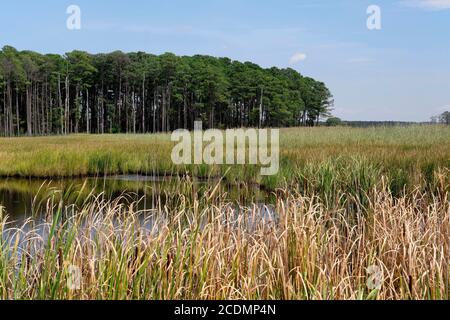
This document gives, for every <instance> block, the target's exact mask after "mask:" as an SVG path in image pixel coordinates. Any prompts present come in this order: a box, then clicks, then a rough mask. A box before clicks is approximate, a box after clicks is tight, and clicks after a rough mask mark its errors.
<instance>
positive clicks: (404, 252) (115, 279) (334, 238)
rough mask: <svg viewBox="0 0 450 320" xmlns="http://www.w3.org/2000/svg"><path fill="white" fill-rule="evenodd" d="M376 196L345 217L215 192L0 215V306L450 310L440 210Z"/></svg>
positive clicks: (416, 197) (446, 225)
mask: <svg viewBox="0 0 450 320" xmlns="http://www.w3.org/2000/svg"><path fill="white" fill-rule="evenodd" d="M373 194H374V198H373V199H372V201H371V202H370V204H369V205H366V206H363V205H362V203H360V202H359V206H358V207H359V209H356V210H349V209H348V208H347V207H346V206H342V207H340V208H335V209H328V208H327V207H326V206H324V205H323V203H321V201H320V200H319V199H313V198H308V197H304V196H302V195H300V194H298V193H294V192H291V191H283V192H281V195H280V196H279V198H278V200H277V202H276V206H275V209H274V214H272V215H268V214H267V213H263V212H262V209H261V207H257V206H252V207H249V208H245V207H239V208H237V207H236V206H235V205H233V204H230V203H226V202H224V201H223V200H222V198H221V195H220V193H217V192H216V191H215V189H214V188H211V189H210V190H209V191H208V192H206V193H205V196H204V197H202V198H200V199H192V198H189V197H188V198H186V197H185V196H184V195H183V194H176V193H173V194H171V195H170V198H169V199H165V200H164V206H163V205H161V206H156V209H152V210H147V211H139V210H137V209H135V208H136V207H138V205H137V204H134V205H130V206H125V205H123V204H120V203H119V200H116V201H114V202H110V201H105V200H103V199H102V198H101V197H100V198H91V199H90V200H89V201H87V202H85V203H84V204H83V205H81V206H76V207H73V206H72V207H69V208H65V209H64V208H63V207H62V206H60V204H59V203H58V202H56V203H54V202H53V201H52V199H51V198H50V199H49V202H48V204H47V205H46V206H44V208H46V210H47V211H45V212H46V214H45V215H44V216H45V220H44V221H39V220H36V219H34V218H30V219H29V220H28V221H27V222H25V224H24V226H22V227H20V228H18V229H16V228H12V227H9V225H8V219H7V218H6V217H5V216H2V215H1V214H0V231H1V233H2V235H3V236H2V238H1V240H0V298H1V299H449V298H450V287H449V284H450V282H449V277H450V269H449V259H448V257H449V254H450V246H449V245H450V244H449V241H448V235H449V234H450V220H449V217H450V208H449V203H448V202H447V201H445V200H442V199H438V198H435V199H433V200H431V201H430V200H428V197H426V195H424V194H421V193H419V192H417V193H414V194H411V195H409V196H408V197H401V198H397V199H394V198H392V195H391V194H390V193H389V192H388V191H387V190H376V191H374V193H373ZM371 268H372V269H371ZM373 268H378V270H379V273H377V275H378V276H377V277H378V278H375V279H378V280H377V281H378V282H374V278H371V276H372V275H373V274H372V273H371V271H370V270H374V269H373ZM74 270H75V271H74ZM74 272H75V274H74ZM77 275H79V278H78V276H77ZM76 279H79V280H80V281H79V282H78V281H77V280H76ZM370 283H373V284H374V286H375V287H374V286H372V285H371V284H370Z"/></svg>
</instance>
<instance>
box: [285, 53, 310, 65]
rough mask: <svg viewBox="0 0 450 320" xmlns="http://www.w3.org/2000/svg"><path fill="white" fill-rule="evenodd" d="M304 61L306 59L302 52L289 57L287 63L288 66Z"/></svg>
mask: <svg viewBox="0 0 450 320" xmlns="http://www.w3.org/2000/svg"><path fill="white" fill-rule="evenodd" d="M305 59H306V54H304V53H302V52H297V53H295V54H294V55H293V56H292V57H291V59H289V63H290V64H297V63H299V62H300V61H303V60H305Z"/></svg>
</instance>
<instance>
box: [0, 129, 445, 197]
mask: <svg viewBox="0 0 450 320" xmlns="http://www.w3.org/2000/svg"><path fill="white" fill-rule="evenodd" d="M173 146H174V143H173V142H171V141H170V135H168V134H151V135H101V136H98V135H72V136H64V137H33V138H0V176H2V177H22V178H30V177H33V178H37V177H40V178H50V179H54V178H58V177H71V178H74V177H86V176H100V177H101V176H105V175H116V174H149V175H152V174H154V175H162V176H174V175H175V176H185V175H190V176H195V177H202V178H205V177H223V176H225V174H226V179H227V181H229V182H230V183H240V182H248V183H260V184H262V185H263V186H264V187H265V188H267V189H270V190H274V189H275V188H277V187H286V183H292V184H299V183H303V184H304V183H305V180H308V181H309V180H314V179H317V177H316V173H319V174H321V175H322V178H323V179H329V183H332V182H333V179H334V178H332V177H331V176H334V174H335V173H336V170H335V169H336V168H337V170H338V171H340V172H342V171H343V169H341V167H343V168H345V170H348V171H353V169H355V170H356V171H357V172H356V174H357V175H365V176H366V177H367V178H369V179H373V178H372V177H370V176H371V175H373V174H376V175H378V176H377V177H376V178H375V179H376V180H379V179H380V175H381V174H382V175H384V176H386V177H389V178H391V181H392V183H391V189H392V191H393V192H400V191H402V189H403V187H404V186H407V187H408V188H409V190H413V189H414V188H415V187H416V185H417V184H421V183H422V180H423V178H425V179H426V180H427V181H428V183H429V187H430V188H434V186H435V181H434V176H435V174H436V173H437V172H438V171H439V170H442V168H450V128H449V127H448V126H410V127H390V128H383V127H381V128H365V129H358V128H323V127H320V128H292V129H282V130H281V134H280V172H279V173H278V175H276V176H270V177H260V176H259V168H258V167H257V166H252V165H239V166H228V165H222V166H207V165H199V166H196V165H184V166H175V165H174V164H173V163H172V161H171V158H170V156H171V151H172V148H173ZM336 163H339V164H336ZM366 169H367V170H368V172H365V171H364V170H366ZM308 174H310V175H308ZM327 175H329V177H327ZM324 182H325V181H324ZM368 183H369V184H370V181H368Z"/></svg>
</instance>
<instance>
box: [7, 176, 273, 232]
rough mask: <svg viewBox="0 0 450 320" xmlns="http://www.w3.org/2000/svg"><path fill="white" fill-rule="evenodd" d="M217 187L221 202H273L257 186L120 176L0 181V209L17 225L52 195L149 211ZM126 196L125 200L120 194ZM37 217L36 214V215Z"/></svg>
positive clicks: (65, 201) (263, 203)
mask: <svg viewBox="0 0 450 320" xmlns="http://www.w3.org/2000/svg"><path fill="white" fill-rule="evenodd" d="M217 184H219V188H220V193H221V194H224V200H225V201H229V202H232V203H236V204H241V205H248V204H257V205H260V206H266V205H270V204H271V203H273V201H274V200H273V195H271V194H270V193H267V192H265V191H263V190H261V189H260V188H259V186H244V187H243V186H239V185H229V184H225V183H223V182H220V181H218V180H215V179H210V180H192V181H185V180H182V179H181V178H174V177H159V176H143V175H119V176H111V177H97V178H83V179H55V180H39V179H17V178H7V179H0V206H1V207H3V209H4V212H5V213H6V214H7V215H8V217H9V220H10V221H14V222H15V223H16V224H20V223H21V222H23V221H25V219H27V218H28V217H30V216H32V215H33V214H36V212H35V211H36V210H37V209H36V208H40V207H42V204H44V207H45V202H46V201H47V200H48V199H49V198H50V197H52V196H55V195H56V196H57V197H59V198H61V199H64V204H65V205H70V204H74V203H80V202H82V201H83V199H85V198H87V197H88V196H89V195H90V194H93V195H100V194H103V195H104V196H105V197H106V198H107V199H111V200H115V199H118V198H119V197H120V198H121V199H122V198H123V199H126V201H130V202H133V201H138V200H139V206H140V208H139V209H152V208H154V207H155V205H156V203H157V199H164V196H165V194H167V193H171V194H176V193H179V192H184V193H185V194H186V193H187V194H195V196H197V197H201V196H202V195H203V194H204V193H205V192H206V191H207V190H210V189H211V188H214V187H215V186H216V185H217ZM124 194H126V198H124V197H123V195H124ZM37 214H39V213H38V212H37Z"/></svg>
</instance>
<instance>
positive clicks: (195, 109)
mask: <svg viewBox="0 0 450 320" xmlns="http://www.w3.org/2000/svg"><path fill="white" fill-rule="evenodd" d="M332 103H333V100H332V95H331V93H330V91H329V90H328V88H327V87H326V86H325V84H324V83H322V82H319V81H316V80H314V79H312V78H309V77H303V76H302V75H300V74H299V73H298V72H297V71H295V70H293V69H290V68H288V69H278V68H275V67H273V68H269V69H263V68H261V67H259V66H258V65H256V64H253V63H250V62H245V63H241V62H238V61H232V60H230V59H228V58H215V57H211V56H200V55H196V56H192V57H187V56H183V57H179V56H176V55H174V54H171V53H165V54H163V55H159V56H157V55H152V54H148V53H144V52H137V53H123V52H121V51H115V52H112V53H107V54H89V53H87V52H84V51H72V52H70V53H67V54H65V55H63V56H61V55H58V54H45V55H43V54H40V53H36V52H32V51H17V50H16V49H14V48H13V47H10V46H6V47H4V48H3V49H2V50H1V51H0V134H1V135H4V136H13V135H23V134H28V135H48V134H68V133H81V132H87V133H116V132H129V133H134V132H165V131H170V130H173V129H177V128H187V129H192V128H193V125H194V121H195V120H202V121H203V122H204V127H205V128H206V127H209V128H230V127H241V126H255V127H256V126H260V127H268V126H280V127H281V126H298V125H309V126H313V125H317V124H318V123H319V120H320V118H321V117H323V116H328V115H329V112H330V110H331V107H332Z"/></svg>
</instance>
